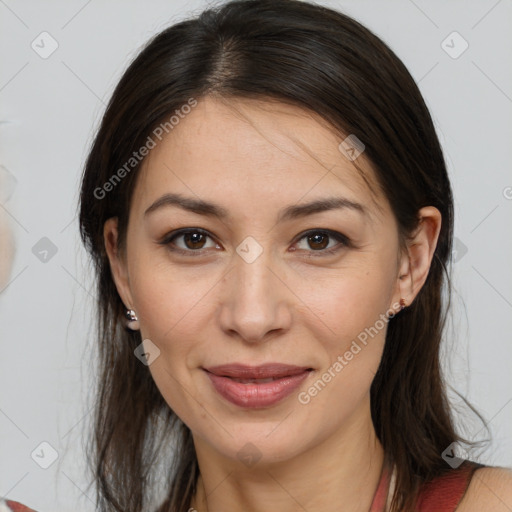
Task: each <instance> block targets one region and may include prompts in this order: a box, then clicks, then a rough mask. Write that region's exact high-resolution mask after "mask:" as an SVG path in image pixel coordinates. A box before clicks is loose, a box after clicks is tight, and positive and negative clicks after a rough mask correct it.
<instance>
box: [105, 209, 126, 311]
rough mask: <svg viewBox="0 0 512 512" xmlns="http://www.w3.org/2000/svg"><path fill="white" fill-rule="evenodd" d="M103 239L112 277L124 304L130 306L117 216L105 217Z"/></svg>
mask: <svg viewBox="0 0 512 512" xmlns="http://www.w3.org/2000/svg"><path fill="white" fill-rule="evenodd" d="M103 240H104V244H105V251H106V253H107V256H108V259H109V262H110V270H111V272H112V277H113V279H114V283H115V285H116V288H117V293H119V296H120V297H121V300H122V301H123V303H124V305H125V306H126V307H127V308H131V307H132V305H133V300H132V296H131V292H130V284H129V279H128V270H127V265H126V261H125V258H123V256H122V255H121V254H120V252H119V245H118V240H119V237H118V229H117V217H112V218H110V219H107V221H106V222H105V224H104V226H103Z"/></svg>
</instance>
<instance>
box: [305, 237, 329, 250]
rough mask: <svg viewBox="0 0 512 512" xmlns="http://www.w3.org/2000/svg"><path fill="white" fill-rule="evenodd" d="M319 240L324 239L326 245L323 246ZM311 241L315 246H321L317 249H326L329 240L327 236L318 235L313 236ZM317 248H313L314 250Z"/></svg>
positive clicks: (310, 238)
mask: <svg viewBox="0 0 512 512" xmlns="http://www.w3.org/2000/svg"><path fill="white" fill-rule="evenodd" d="M319 239H323V241H324V243H323V244H322V243H321V241H319ZM309 240H310V242H312V243H313V245H314V244H320V245H321V247H316V248H317V249H324V248H325V247H327V245H328V244H327V243H325V241H326V240H327V236H326V235H324V234H316V235H311V236H310V237H309ZM314 248H315V247H313V249H314Z"/></svg>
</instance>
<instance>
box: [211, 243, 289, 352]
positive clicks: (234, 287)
mask: <svg viewBox="0 0 512 512" xmlns="http://www.w3.org/2000/svg"><path fill="white" fill-rule="evenodd" d="M241 254H242V256H240V255H239V254H238V253H237V254H235V255H234V256H233V265H234V268H232V270H231V271H230V272H228V273H227V275H226V276H225V277H224V280H223V282H222V284H221V286H222V293H221V307H220V325H221V327H222V329H223V330H224V332H225V333H227V334H228V335H229V336H231V337H239V338H241V339H242V340H243V341H245V342H246V343H252V344H254V343H262V342H265V341H267V340H268V339H270V338H274V337H275V336H276V335H277V334H278V333H281V334H284V333H285V332H287V331H288V330H289V329H290V326H291V321H292V311H291V307H292V303H291V301H292V298H293V294H292V293H291V291H290V290H289V289H288V287H287V286H286V284H285V282H286V281H285V277H284V275H283V274H284V269H283V268H281V267H278V265H276V263H275V262H272V261H271V258H270V256H269V251H267V250H266V249H265V250H264V251H263V252H262V253H261V254H259V256H257V257H256V259H254V260H253V261H251V258H245V259H244V257H243V253H241ZM279 269H281V270H279Z"/></svg>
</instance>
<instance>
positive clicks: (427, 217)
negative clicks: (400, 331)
mask: <svg viewBox="0 0 512 512" xmlns="http://www.w3.org/2000/svg"><path fill="white" fill-rule="evenodd" d="M418 215H419V217H420V222H419V225H418V228H417V229H416V231H415V232H414V234H413V236H412V239H411V240H409V241H408V242H407V253H406V254H404V255H403V256H402V259H401V261H400V265H399V274H398V281H397V287H396V291H395V295H394V297H393V298H394V302H393V303H395V304H396V303H399V302H400V299H401V298H403V299H404V300H405V306H410V305H411V303H412V302H413V301H414V299H415V298H416V296H417V295H418V293H419V291H420V290H421V288H422V286H423V285H424V284H425V281H426V280H427V276H428V273H429V270H430V265H431V263H432V258H433V256H434V251H435V249H436V246H437V240H438V238H439V233H440V231H441V222H442V218H441V213H440V212H439V210H438V209H437V208H435V207H434V206H425V207H424V208H421V209H420V210H419V212H418Z"/></svg>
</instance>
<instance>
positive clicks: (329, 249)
mask: <svg viewBox="0 0 512 512" xmlns="http://www.w3.org/2000/svg"><path fill="white" fill-rule="evenodd" d="M301 240H306V243H305V244H304V245H306V247H299V249H301V250H303V251H304V252H306V253H309V254H308V256H326V255H331V254H334V253H336V252H338V251H339V250H340V249H342V248H343V247H350V246H351V245H350V239H349V238H348V237H346V236H345V235H342V234H341V233H338V232H337V231H330V230H312V231H308V232H306V233H303V234H302V236H301V238H299V242H300V241H301ZM333 241H334V242H338V243H334V244H333V245H330V244H331V242H333ZM299 242H298V243H299ZM293 250H296V249H293ZM314 253H318V254H314Z"/></svg>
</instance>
